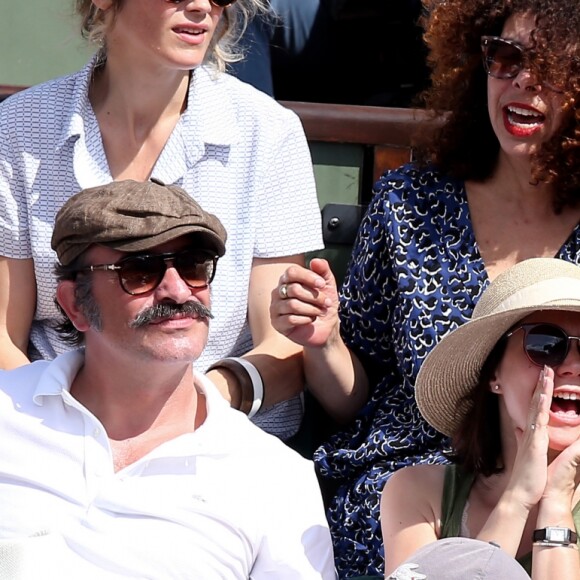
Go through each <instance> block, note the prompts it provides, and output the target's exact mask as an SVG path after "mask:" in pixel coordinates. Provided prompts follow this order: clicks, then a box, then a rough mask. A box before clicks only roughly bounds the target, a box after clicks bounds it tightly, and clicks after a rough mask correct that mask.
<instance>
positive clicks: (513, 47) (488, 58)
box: [481, 36, 526, 79]
mask: <svg viewBox="0 0 580 580" xmlns="http://www.w3.org/2000/svg"><path fill="white" fill-rule="evenodd" d="M481 51H482V53H483V66H484V68H485V72H486V73H487V74H488V75H489V76H490V77H493V78H495V79H513V78H515V77H517V76H518V74H519V73H520V71H521V70H522V69H523V68H524V66H525V65H524V58H525V52H526V48H525V47H524V46H523V45H521V44H519V43H518V42H516V41H515V40H508V39H507V38H501V37H499V36H482V37H481Z"/></svg>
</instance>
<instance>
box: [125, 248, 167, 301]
mask: <svg viewBox="0 0 580 580" xmlns="http://www.w3.org/2000/svg"><path fill="white" fill-rule="evenodd" d="M119 266H121V269H120V270H119V278H120V280H121V284H122V286H123V288H124V289H125V291H126V292H128V293H129V294H144V293H145V292H149V291H151V290H153V289H154V288H155V287H156V286H157V285H158V284H159V283H160V282H161V280H163V276H164V274H165V271H166V269H167V267H166V265H165V261H164V260H163V258H162V257H159V256H135V257H132V258H127V259H126V260H124V261H123V262H122V264H119Z"/></svg>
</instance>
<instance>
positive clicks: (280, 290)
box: [278, 284, 288, 300]
mask: <svg viewBox="0 0 580 580" xmlns="http://www.w3.org/2000/svg"><path fill="white" fill-rule="evenodd" d="M278 294H280V298H282V300H286V298H288V285H287V284H282V285H281V286H280V288H278Z"/></svg>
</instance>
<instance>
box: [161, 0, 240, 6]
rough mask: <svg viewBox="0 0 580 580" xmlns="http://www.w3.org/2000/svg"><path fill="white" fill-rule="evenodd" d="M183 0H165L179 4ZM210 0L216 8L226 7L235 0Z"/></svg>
mask: <svg viewBox="0 0 580 580" xmlns="http://www.w3.org/2000/svg"><path fill="white" fill-rule="evenodd" d="M183 1H184V0H165V2H169V4H181V3H182V2H183ZM210 2H211V3H212V4H213V5H214V6H217V7H218V8H227V7H228V6H231V5H232V4H234V3H235V2H236V0H210Z"/></svg>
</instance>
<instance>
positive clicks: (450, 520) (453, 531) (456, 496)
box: [441, 465, 580, 575]
mask: <svg viewBox="0 0 580 580" xmlns="http://www.w3.org/2000/svg"><path fill="white" fill-rule="evenodd" d="M474 480H475V476H474V474H473V473H467V472H465V471H463V470H462V469H461V467H459V466H458V465H447V466H446V467H445V480H444V483H443V498H442V500H441V538H455V537H458V536H460V535H461V520H462V518H463V512H464V511H465V504H466V503H467V498H468V497H469V492H470V491H471V487H472V485H473V481H474ZM572 517H573V518H574V527H575V528H576V532H577V533H578V535H579V536H580V501H579V502H578V503H577V504H576V505H575V506H574V509H573V510H572ZM579 544H580V540H579ZM518 562H519V563H520V564H521V566H522V567H523V568H524V569H525V570H526V572H527V573H528V574H530V575H531V573H532V553H531V552H530V553H529V554H526V555H524V556H522V557H521V558H518Z"/></svg>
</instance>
